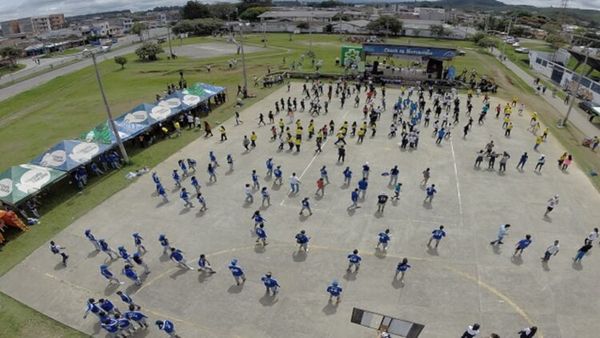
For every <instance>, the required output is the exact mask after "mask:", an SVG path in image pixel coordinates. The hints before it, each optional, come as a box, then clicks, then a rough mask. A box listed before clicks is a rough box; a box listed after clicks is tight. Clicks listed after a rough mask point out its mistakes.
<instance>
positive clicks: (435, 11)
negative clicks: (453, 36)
mask: <svg viewBox="0 0 600 338" xmlns="http://www.w3.org/2000/svg"><path fill="white" fill-rule="evenodd" d="M415 13H416V14H417V17H418V18H419V19H420V20H431V21H444V20H445V19H446V10H445V9H443V8H427V7H416V8H415Z"/></svg>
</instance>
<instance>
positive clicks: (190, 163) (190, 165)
mask: <svg viewBox="0 0 600 338" xmlns="http://www.w3.org/2000/svg"><path fill="white" fill-rule="evenodd" d="M186 161H187V166H188V168H189V169H190V170H191V171H192V172H196V165H197V162H196V160H194V159H192V158H188V159H187V160H186Z"/></svg>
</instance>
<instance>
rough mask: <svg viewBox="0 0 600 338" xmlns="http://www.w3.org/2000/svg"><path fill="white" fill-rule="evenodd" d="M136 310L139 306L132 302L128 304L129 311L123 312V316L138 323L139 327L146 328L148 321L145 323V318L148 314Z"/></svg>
mask: <svg viewBox="0 0 600 338" xmlns="http://www.w3.org/2000/svg"><path fill="white" fill-rule="evenodd" d="M137 310H139V307H138V308H136V307H135V306H134V305H133V304H132V305H129V311H127V312H125V313H124V314H123V317H125V318H127V319H129V320H132V321H134V322H136V323H138V324H139V325H140V329H141V328H148V323H146V318H148V316H146V315H145V314H143V313H142V312H140V311H137Z"/></svg>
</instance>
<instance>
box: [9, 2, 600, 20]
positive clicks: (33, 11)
mask: <svg viewBox="0 0 600 338" xmlns="http://www.w3.org/2000/svg"><path fill="white" fill-rule="evenodd" d="M222 1H223V0H222ZM224 1H227V0H224ZM501 1H502V2H504V3H506V4H523V0H501ZM185 2H187V0H133V1H132V0H0V21H4V20H9V19H16V18H20V17H27V16H35V15H44V14H51V13H64V14H65V15H66V16H69V15H77V14H87V13H94V12H103V11H112V10H120V9H131V10H133V11H137V10H145V9H149V8H153V7H156V6H174V5H182V4H184V3H185ZM202 2H217V1H216V0H211V1H202ZM560 3H561V1H560V0H528V1H527V4H528V5H533V6H546V7H548V6H556V7H558V6H560ZM569 7H572V8H589V9H600V0H570V2H569Z"/></svg>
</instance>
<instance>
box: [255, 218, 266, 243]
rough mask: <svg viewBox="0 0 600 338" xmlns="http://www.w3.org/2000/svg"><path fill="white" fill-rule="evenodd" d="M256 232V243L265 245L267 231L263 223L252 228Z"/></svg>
mask: <svg viewBox="0 0 600 338" xmlns="http://www.w3.org/2000/svg"><path fill="white" fill-rule="evenodd" d="M254 232H255V233H256V244H261V245H262V246H267V244H269V243H267V232H266V231H265V225H264V224H263V223H261V224H260V225H259V226H258V227H257V228H255V229H254Z"/></svg>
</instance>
